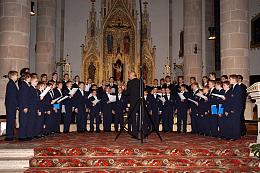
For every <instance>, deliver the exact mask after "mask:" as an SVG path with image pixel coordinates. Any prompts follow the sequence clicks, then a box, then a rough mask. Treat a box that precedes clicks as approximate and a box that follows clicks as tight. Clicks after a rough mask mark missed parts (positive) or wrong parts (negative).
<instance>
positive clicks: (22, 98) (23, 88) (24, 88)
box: [18, 81, 30, 110]
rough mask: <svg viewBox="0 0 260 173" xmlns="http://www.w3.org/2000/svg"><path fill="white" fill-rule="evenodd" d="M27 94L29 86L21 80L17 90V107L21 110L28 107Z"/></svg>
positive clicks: (28, 93)
mask: <svg viewBox="0 0 260 173" xmlns="http://www.w3.org/2000/svg"><path fill="white" fill-rule="evenodd" d="M29 95H30V86H29V85H28V84H27V83H26V82H25V81H22V82H21V85H20V88H19V92H18V101H19V109H21V110H23V109H25V108H29V105H30V99H29Z"/></svg>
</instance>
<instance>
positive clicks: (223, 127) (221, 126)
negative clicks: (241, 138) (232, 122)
mask: <svg viewBox="0 0 260 173" xmlns="http://www.w3.org/2000/svg"><path fill="white" fill-rule="evenodd" d="M226 119H227V118H226V115H221V117H219V119H218V124H219V136H220V137H222V138H227V137H228V136H227V135H226V131H227V129H226V127H227V124H226V122H227V120H226Z"/></svg>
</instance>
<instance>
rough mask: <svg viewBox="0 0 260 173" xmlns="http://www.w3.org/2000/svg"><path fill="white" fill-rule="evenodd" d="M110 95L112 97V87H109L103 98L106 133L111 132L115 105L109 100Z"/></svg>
mask: <svg viewBox="0 0 260 173" xmlns="http://www.w3.org/2000/svg"><path fill="white" fill-rule="evenodd" d="M109 95H111V87H110V86H107V87H106V93H104V94H103V95H102V98H101V102H102V113H103V127H104V132H111V122H112V105H113V103H112V102H111V101H110V100H109Z"/></svg>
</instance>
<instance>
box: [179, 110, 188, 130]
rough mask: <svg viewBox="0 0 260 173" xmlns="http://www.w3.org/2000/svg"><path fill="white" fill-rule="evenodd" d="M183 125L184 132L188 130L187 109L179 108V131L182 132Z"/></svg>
mask: <svg viewBox="0 0 260 173" xmlns="http://www.w3.org/2000/svg"><path fill="white" fill-rule="evenodd" d="M181 125H182V129H183V132H187V110H186V109H185V110H180V109H178V112H177V132H181Z"/></svg>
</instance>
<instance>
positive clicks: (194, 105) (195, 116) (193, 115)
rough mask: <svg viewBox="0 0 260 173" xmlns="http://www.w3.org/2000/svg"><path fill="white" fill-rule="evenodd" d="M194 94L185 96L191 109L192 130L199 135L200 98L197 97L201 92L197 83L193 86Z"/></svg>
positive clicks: (185, 94)
mask: <svg viewBox="0 0 260 173" xmlns="http://www.w3.org/2000/svg"><path fill="white" fill-rule="evenodd" d="M191 89H192V92H190V93H184V96H185V97H186V98H187V99H191V100H193V101H195V102H197V103H195V102H193V101H191V100H189V108H190V109H191V112H190V117H191V129H192V133H193V134H197V133H198V101H199V97H198V96H197V95H196V94H197V93H198V92H199V85H198V83H197V82H194V83H192V84H191Z"/></svg>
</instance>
